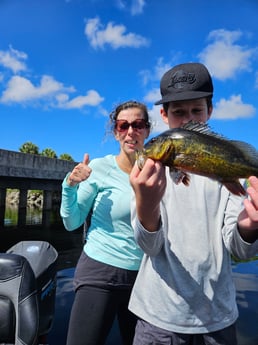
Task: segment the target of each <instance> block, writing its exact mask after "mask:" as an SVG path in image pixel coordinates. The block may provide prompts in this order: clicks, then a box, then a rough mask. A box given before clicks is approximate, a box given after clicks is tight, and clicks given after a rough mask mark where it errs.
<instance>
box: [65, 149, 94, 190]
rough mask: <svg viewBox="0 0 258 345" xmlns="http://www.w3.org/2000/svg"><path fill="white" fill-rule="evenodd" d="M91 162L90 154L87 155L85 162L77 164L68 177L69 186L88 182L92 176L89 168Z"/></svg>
mask: <svg viewBox="0 0 258 345" xmlns="http://www.w3.org/2000/svg"><path fill="white" fill-rule="evenodd" d="M89 161H90V159H89V155H88V153H85V155H84V157H83V161H82V162H81V163H79V164H77V165H76V166H75V167H74V168H73V171H72V172H71V174H70V175H69V176H68V177H67V183H68V184H69V186H75V185H77V184H78V183H80V182H82V181H85V180H87V178H88V177H89V176H90V174H91V168H90V167H89V166H88V164H89Z"/></svg>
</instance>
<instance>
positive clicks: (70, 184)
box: [66, 174, 77, 187]
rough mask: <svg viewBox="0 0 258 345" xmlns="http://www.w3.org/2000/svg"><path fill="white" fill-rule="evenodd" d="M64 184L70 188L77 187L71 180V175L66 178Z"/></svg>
mask: <svg viewBox="0 0 258 345" xmlns="http://www.w3.org/2000/svg"><path fill="white" fill-rule="evenodd" d="M66 183H67V184H68V186H70V187H75V186H76V185H77V182H75V181H74V180H73V179H72V178H71V174H70V175H68V176H67V178H66Z"/></svg>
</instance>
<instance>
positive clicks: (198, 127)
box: [182, 121, 227, 140]
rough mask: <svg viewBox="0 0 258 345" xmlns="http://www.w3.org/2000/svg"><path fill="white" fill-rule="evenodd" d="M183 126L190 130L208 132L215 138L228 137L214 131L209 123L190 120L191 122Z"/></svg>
mask: <svg viewBox="0 0 258 345" xmlns="http://www.w3.org/2000/svg"><path fill="white" fill-rule="evenodd" d="M182 128H184V129H186V130H189V131H194V132H198V133H202V134H207V135H210V136H213V137H215V138H219V139H222V140H223V139H224V140H227V138H226V137H224V136H223V135H221V134H218V133H215V132H213V131H212V130H211V127H210V126H209V125H208V124H207V123H203V122H196V121H190V122H188V123H186V124H185V125H183V126H182Z"/></svg>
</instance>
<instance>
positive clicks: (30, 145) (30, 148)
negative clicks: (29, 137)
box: [19, 141, 39, 155]
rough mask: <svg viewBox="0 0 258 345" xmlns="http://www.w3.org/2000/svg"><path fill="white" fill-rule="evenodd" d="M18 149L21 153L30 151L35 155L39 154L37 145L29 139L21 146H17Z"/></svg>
mask: <svg viewBox="0 0 258 345" xmlns="http://www.w3.org/2000/svg"><path fill="white" fill-rule="evenodd" d="M19 151H20V152H23V153H31V154H35V155H38V154H39V148H38V146H37V145H35V144H33V143H32V142H31V141H27V142H26V143H24V144H22V146H21V147H20V148H19Z"/></svg>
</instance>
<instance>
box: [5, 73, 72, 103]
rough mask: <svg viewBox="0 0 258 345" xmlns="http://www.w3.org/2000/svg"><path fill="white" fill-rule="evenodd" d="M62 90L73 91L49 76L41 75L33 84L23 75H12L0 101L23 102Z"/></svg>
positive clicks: (49, 95)
mask: <svg viewBox="0 0 258 345" xmlns="http://www.w3.org/2000/svg"><path fill="white" fill-rule="evenodd" d="M62 90H66V91H69V92H71V91H74V89H73V88H65V87H64V86H63V84H62V83H60V82H57V81H56V80H54V78H53V77H51V76H47V75H45V76H43V77H42V78H41V81H40V85H39V86H34V85H33V84H32V82H31V81H30V80H28V79H26V78H24V77H20V76H13V77H12V78H11V79H10V80H9V82H8V84H7V88H6V90H5V91H4V92H3V94H2V97H1V99H0V101H1V102H2V103H13V102H14V103H23V102H27V101H31V100H36V99H42V98H45V97H51V96H53V94H56V93H57V92H61V91H62Z"/></svg>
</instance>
